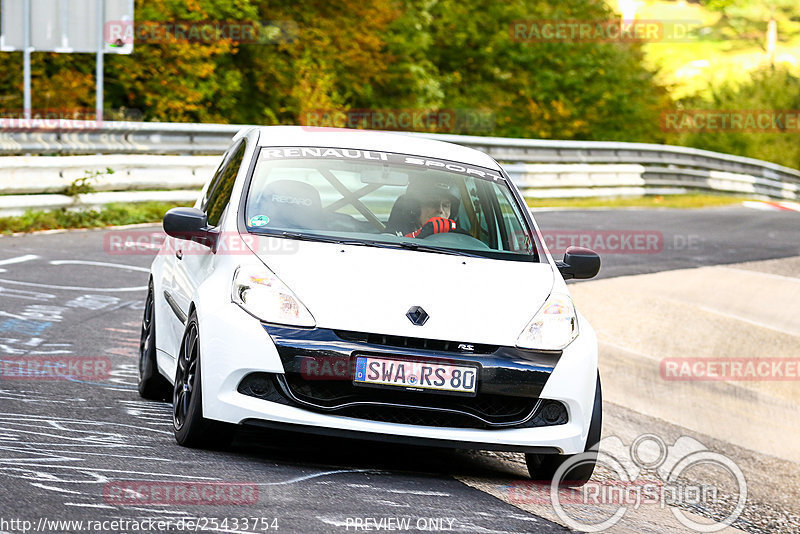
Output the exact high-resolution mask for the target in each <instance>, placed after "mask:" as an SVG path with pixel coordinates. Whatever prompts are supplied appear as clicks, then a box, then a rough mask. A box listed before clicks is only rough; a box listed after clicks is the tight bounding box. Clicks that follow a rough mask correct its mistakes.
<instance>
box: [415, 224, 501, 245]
mask: <svg viewBox="0 0 800 534" xmlns="http://www.w3.org/2000/svg"><path fill="white" fill-rule="evenodd" d="M423 239H424V240H425V241H426V242H428V243H431V244H437V245H443V246H448V247H453V248H458V247H464V248H472V249H474V248H487V249H488V248H489V245H487V244H486V243H484V242H483V241H481V240H480V239H476V238H474V237H472V236H471V235H470V234H469V232H467V231H466V230H464V229H463V228H456V229H455V230H450V231H449V232H443V233H439V234H431V235H429V236H428V237H424V238H423Z"/></svg>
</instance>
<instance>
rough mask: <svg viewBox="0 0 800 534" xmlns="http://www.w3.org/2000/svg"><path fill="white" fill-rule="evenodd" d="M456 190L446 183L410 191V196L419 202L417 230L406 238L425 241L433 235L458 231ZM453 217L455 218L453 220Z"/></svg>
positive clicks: (431, 184)
mask: <svg viewBox="0 0 800 534" xmlns="http://www.w3.org/2000/svg"><path fill="white" fill-rule="evenodd" d="M456 192H457V190H456V188H455V187H453V186H452V185H450V184H445V183H429V184H424V185H420V186H418V187H415V188H414V189H413V190H411V191H408V193H407V194H408V195H409V196H410V197H411V198H413V199H414V200H416V201H417V202H419V217H418V219H417V221H416V226H417V229H416V230H414V231H412V232H409V233H407V234H405V237H417V238H420V239H424V238H426V237H428V236H430V235H433V234H441V233H446V232H450V231H452V230H455V229H456V221H455V220H454V219H455V216H456V214H457V213H458V202H459V200H458V196H456ZM451 216H452V217H453V218H452V219H451Z"/></svg>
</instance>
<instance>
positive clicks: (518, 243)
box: [494, 187, 533, 254]
mask: <svg viewBox="0 0 800 534" xmlns="http://www.w3.org/2000/svg"><path fill="white" fill-rule="evenodd" d="M494 189H495V195H496V197H497V202H498V206H499V208H500V212H499V213H498V214H497V215H498V217H499V218H501V219H502V220H498V223H499V225H500V226H501V227H502V228H503V232H504V233H505V235H501V238H502V240H501V242H503V243H504V244H505V245H506V248H507V250H510V251H512V252H523V253H527V254H530V253H531V252H532V246H533V242H532V240H531V237H530V235H529V234H528V232H527V231H526V230H525V229H524V228H523V227H522V225H521V224H520V221H521V220H523V218H522V214H521V213H520V212H519V209H518V208H517V206H516V204H515V203H514V201H513V200H512V199H511V192H510V191H508V189H506V188H505V187H495V188H494Z"/></svg>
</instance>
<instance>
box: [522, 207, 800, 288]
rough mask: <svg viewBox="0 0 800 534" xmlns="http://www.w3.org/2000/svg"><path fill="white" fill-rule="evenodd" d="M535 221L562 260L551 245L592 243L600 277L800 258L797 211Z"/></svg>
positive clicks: (657, 212) (592, 214) (545, 214)
mask: <svg viewBox="0 0 800 534" xmlns="http://www.w3.org/2000/svg"><path fill="white" fill-rule="evenodd" d="M534 218H535V219H536V221H537V222H538V224H539V227H540V229H541V230H542V232H543V233H544V234H545V241H546V243H547V245H548V248H550V249H551V252H552V253H553V256H554V257H557V258H558V259H561V257H562V256H563V249H564V248H565V247H561V248H560V249H559V247H555V249H558V250H560V251H561V252H560V254H557V253H556V250H554V247H553V246H552V245H553V244H555V245H567V244H571V243H573V241H574V244H579V242H580V240H581V239H584V240H588V243H589V245H590V246H589V248H593V249H595V250H596V251H597V252H598V253H599V254H600V257H601V260H602V264H603V266H602V268H601V269H600V274H599V275H598V277H597V278H610V277H615V276H626V275H632V274H644V273H654V272H659V271H670V270H675V269H687V268H692V267H702V266H704V265H724V264H730V263H742V262H747V261H755V260H766V259H774V258H786V257H790V256H798V255H800V213H798V212H787V211H758V210H753V209H748V208H743V207H740V206H731V207H722V208H713V209H703V210H670V209H652V210H641V209H625V210H613V211H609V210H584V211H538V212H535V213H534ZM637 235H639V237H640V241H639V243H638V244H637V242H636V236H637ZM648 238H650V242H649V244H650V246H648V241H647V239H648ZM559 240H560V241H559ZM603 247H605V248H603Z"/></svg>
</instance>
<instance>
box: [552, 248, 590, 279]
mask: <svg viewBox="0 0 800 534" xmlns="http://www.w3.org/2000/svg"><path fill="white" fill-rule="evenodd" d="M556 266H557V267H558V270H559V272H560V273H561V276H563V277H564V280H570V279H572V278H575V279H586V278H594V277H595V276H597V273H598V272H599V271H600V256H598V255H597V252H595V251H593V250H589V249H588V248H582V247H569V248H568V249H567V251H566V252H565V253H564V261H556Z"/></svg>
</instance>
